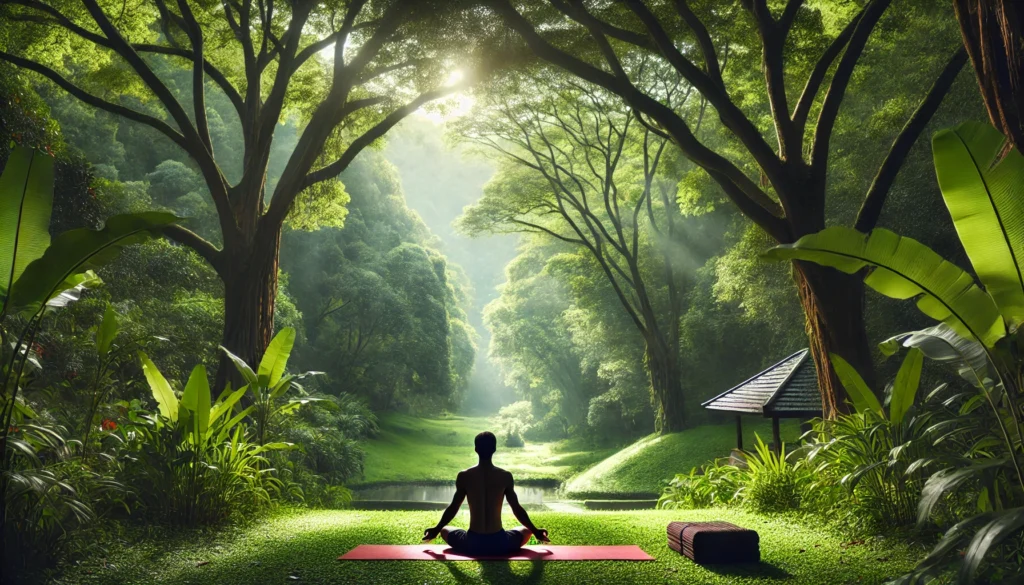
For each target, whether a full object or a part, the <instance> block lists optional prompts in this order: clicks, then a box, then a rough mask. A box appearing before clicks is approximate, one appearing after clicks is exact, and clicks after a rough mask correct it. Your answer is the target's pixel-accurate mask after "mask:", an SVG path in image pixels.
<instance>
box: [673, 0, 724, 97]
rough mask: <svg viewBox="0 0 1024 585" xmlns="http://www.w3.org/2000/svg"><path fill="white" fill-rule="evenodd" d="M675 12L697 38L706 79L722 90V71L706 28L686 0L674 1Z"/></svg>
mask: <svg viewBox="0 0 1024 585" xmlns="http://www.w3.org/2000/svg"><path fill="white" fill-rule="evenodd" d="M676 12H678V13H679V17H680V18H681V19H683V22H685V23H686V26H688V27H690V30H692V31H693V34H694V36H696V37H697V44H698V46H700V53H701V55H702V56H703V57H704V69H705V70H707V74H708V77H710V78H711V79H712V81H715V82H716V83H717V84H718V85H719V86H720V87H721V88H722V89H723V90H724V89H725V83H724V82H723V81H722V69H721V67H720V65H719V63H718V55H717V54H716V53H715V43H714V42H712V40H711V35H710V34H709V33H708V28H707V27H706V26H704V23H703V22H701V20H700V19H699V18H697V15H696V14H694V13H693V10H691V9H690V4H689V2H688V1H687V0H676Z"/></svg>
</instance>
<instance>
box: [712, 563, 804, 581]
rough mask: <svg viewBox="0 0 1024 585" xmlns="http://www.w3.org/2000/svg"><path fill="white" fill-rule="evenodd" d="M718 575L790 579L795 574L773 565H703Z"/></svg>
mask: <svg viewBox="0 0 1024 585" xmlns="http://www.w3.org/2000/svg"><path fill="white" fill-rule="evenodd" d="M701 567H703V568H705V569H707V570H708V571H710V572H712V573H715V574H716V575H723V576H728V577H762V578H766V579H790V578H792V577H793V574H792V573H790V572H789V571H787V570H785V569H783V568H780V567H776V566H775V565H773V564H771V563H766V562H764V561H761V562H760V563H743V564H738V565H712V564H708V565H701Z"/></svg>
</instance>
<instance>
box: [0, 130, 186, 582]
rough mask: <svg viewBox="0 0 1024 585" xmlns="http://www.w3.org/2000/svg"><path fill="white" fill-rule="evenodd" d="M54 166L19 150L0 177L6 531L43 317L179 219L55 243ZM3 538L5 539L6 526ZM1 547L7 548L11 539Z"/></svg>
mask: <svg viewBox="0 0 1024 585" xmlns="http://www.w3.org/2000/svg"><path fill="white" fill-rule="evenodd" d="M53 165H54V162H53V158H52V157H51V156H49V155H48V154H46V153H43V152H38V151H34V150H31V149H28V148H23V147H15V148H14V149H13V150H12V152H11V154H10V156H9V158H8V160H7V164H6V166H5V167H4V171H3V174H2V175H0V342H2V344H0V346H2V347H0V444H2V445H3V446H4V456H3V464H2V468H0V473H2V476H0V497H2V498H3V501H4V506H3V507H2V508H0V526H4V527H6V526H7V520H8V519H7V511H8V510H7V505H6V504H7V493H8V490H9V489H11V486H12V483H11V482H12V480H14V477H13V476H12V475H10V474H11V470H12V468H11V467H10V465H11V464H12V461H13V459H12V457H13V455H12V449H15V448H16V446H17V445H19V443H18V442H17V441H12V440H10V439H11V437H9V434H10V431H11V429H13V428H15V427H14V425H13V423H14V421H15V419H16V417H17V418H24V419H32V418H34V417H35V415H34V413H33V412H32V411H31V409H29V408H28V407H27V405H25V404H24V402H23V400H22V398H21V397H20V396H19V392H20V391H21V390H22V389H23V387H24V385H25V384H27V383H28V381H29V377H28V375H27V374H28V372H26V367H27V366H28V365H29V364H32V365H33V366H34V367H38V366H39V362H38V360H37V359H36V357H35V355H34V352H33V351H32V347H33V343H34V341H35V338H36V335H37V333H38V332H39V328H40V325H41V322H42V319H43V316H44V315H45V314H46V313H47V312H48V311H50V310H53V309H57V308H60V307H64V306H66V305H67V304H69V303H71V302H74V301H76V300H78V298H79V296H80V294H81V292H82V291H83V290H84V289H86V288H89V287H93V286H96V285H98V284H99V283H100V279H99V278H98V277H97V276H96V273H95V272H94V269H96V268H99V267H100V266H103V265H104V264H106V263H108V262H110V261H111V260H113V259H114V258H115V257H116V256H117V254H118V252H119V251H120V250H121V249H122V248H124V247H125V246H127V245H130V244H134V243H138V242H142V241H145V240H147V239H150V238H152V237H155V236H158V235H159V233H160V231H161V230H162V229H163V228H164V227H166V226H169V225H172V224H173V223H174V222H175V221H177V218H176V217H175V216H173V215H171V214H169V213H160V212H150V213H138V214H127V215H118V216H114V217H111V218H109V219H108V220H107V222H106V225H105V226H104V227H103V229H101V230H99V231H93V230H88V229H73V230H69V231H66V232H64V233H62V234H60V235H58V236H56V237H54V238H52V240H51V237H50V232H49V228H50V215H51V213H52V210H53V180H54V179H53ZM40 428H42V427H40ZM0 534H4V535H5V534H6V528H5V530H4V531H3V532H2V533H0ZM0 538H2V537H0ZM0 549H3V550H6V539H4V541H3V542H0ZM0 577H2V575H0Z"/></svg>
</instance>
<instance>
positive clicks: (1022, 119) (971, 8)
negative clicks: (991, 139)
mask: <svg viewBox="0 0 1024 585" xmlns="http://www.w3.org/2000/svg"><path fill="white" fill-rule="evenodd" d="M953 7H954V8H955V10H956V19H957V22H959V23H960V33H961V35H962V36H963V38H964V47H965V48H966V49H967V54H968V55H970V57H971V64H972V65H973V66H974V73H975V75H977V78H978V87H979V88H980V89H981V97H982V98H983V99H984V100H985V108H986V109H987V110H988V116H989V119H991V120H992V125H993V126H995V127H996V128H999V129H1000V130H1001V131H1002V132H1003V134H1005V135H1006V136H1007V138H1009V139H1010V142H1009V145H1010V146H1013V147H1015V148H1016V149H1017V150H1022V147H1024V95H1021V93H1020V91H1021V83H1022V82H1024V9H1022V7H1021V6H1020V3H1018V2H1008V1H1006V0H954V2H953Z"/></svg>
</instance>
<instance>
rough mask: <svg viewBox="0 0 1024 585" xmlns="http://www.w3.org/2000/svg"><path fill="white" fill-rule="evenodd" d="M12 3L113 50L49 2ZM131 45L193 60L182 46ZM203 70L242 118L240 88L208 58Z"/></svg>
mask: <svg viewBox="0 0 1024 585" xmlns="http://www.w3.org/2000/svg"><path fill="white" fill-rule="evenodd" d="M158 2H159V4H160V5H163V3H162V2H160V1H159V0H158ZM11 3H12V4H18V5H20V6H24V7H26V8H30V9H33V10H38V11H40V12H43V13H45V14H48V15H50V16H51V17H53V19H54V20H53V21H48V22H47V21H42V22H40V24H56V25H57V26H60V27H63V28H64V29H66V30H68V31H71V32H73V33H75V34H76V35H78V36H79V37H81V38H83V39H85V40H87V41H89V42H91V43H93V44H96V45H98V46H101V47H105V48H107V49H111V50H113V49H114V45H113V43H111V42H110V40H109V39H108V38H107V37H105V36H103V35H99V34H96V33H94V32H92V31H90V30H88V29H86V28H83V27H81V26H79V25H77V24H75V23H74V22H73V21H72V20H71V19H69V18H68V17H67V16H65V15H64V14H63V13H62V12H60V11H59V10H57V9H56V8H54V7H52V6H50V5H49V4H45V3H43V2H37V1H34V0H11ZM164 12H166V6H164V8H163V9H162V11H161V14H163V13H164ZM167 14H168V15H167V16H166V17H164V16H161V18H162V19H163V18H170V13H169V12H167ZM164 36H165V37H167V39H168V42H170V43H174V40H173V38H172V37H171V36H170V33H169V31H166V30H165V31H164ZM131 46H132V48H133V49H135V50H136V51H139V52H143V53H158V54H162V55H174V56H177V57H184V58H185V59H189V60H193V53H192V52H190V51H186V50H185V49H182V48H181V47H169V46H165V45H157V44H149V43H135V44H132V45H131ZM115 52H116V51H115ZM203 70H204V71H205V72H206V74H207V75H209V76H210V79H212V80H213V81H214V83H216V84H217V85H218V86H220V88H221V91H223V92H224V94H225V95H226V96H227V97H228V99H229V100H231V104H232V105H233V106H234V107H235V111H236V112H238V116H239V118H240V119H241V118H242V108H243V105H242V98H241V97H240V96H239V95H238V90H237V89H235V87H234V86H233V85H232V84H231V82H229V81H228V79H227V77H225V76H224V74H223V73H221V71H220V70H219V69H217V67H216V66H214V65H213V63H210V62H209V61H208V60H205V59H204V60H203Z"/></svg>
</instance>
